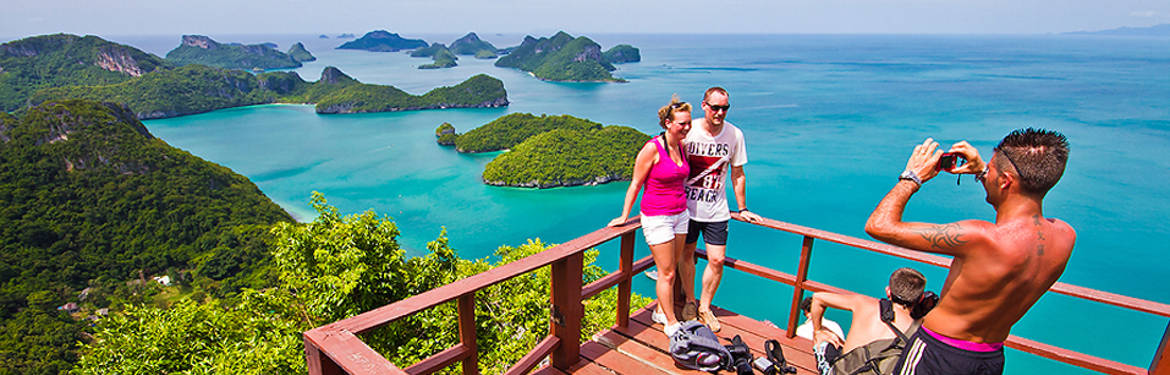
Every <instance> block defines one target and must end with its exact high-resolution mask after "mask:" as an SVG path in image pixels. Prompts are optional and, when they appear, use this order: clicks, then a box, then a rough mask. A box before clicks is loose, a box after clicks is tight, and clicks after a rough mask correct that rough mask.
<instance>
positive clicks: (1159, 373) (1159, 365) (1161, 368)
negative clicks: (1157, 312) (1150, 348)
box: [1150, 323, 1170, 375]
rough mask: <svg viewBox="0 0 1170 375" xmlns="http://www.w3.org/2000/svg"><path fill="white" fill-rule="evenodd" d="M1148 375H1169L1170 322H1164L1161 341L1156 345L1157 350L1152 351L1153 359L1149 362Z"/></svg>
mask: <svg viewBox="0 0 1170 375" xmlns="http://www.w3.org/2000/svg"><path fill="white" fill-rule="evenodd" d="M1150 375H1170V323H1166V333H1164V334H1162V343H1161V344H1159V345H1158V352H1157V353H1154V360H1153V361H1152V362H1150Z"/></svg>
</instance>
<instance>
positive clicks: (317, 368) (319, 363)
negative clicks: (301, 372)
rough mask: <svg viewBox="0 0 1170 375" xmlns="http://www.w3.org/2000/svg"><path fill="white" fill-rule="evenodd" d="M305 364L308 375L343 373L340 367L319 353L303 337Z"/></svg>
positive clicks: (342, 374) (311, 343) (335, 374)
mask: <svg viewBox="0 0 1170 375" xmlns="http://www.w3.org/2000/svg"><path fill="white" fill-rule="evenodd" d="M304 340H305V363H306V365H307V366H306V367H308V370H309V375H344V374H345V371H342V370H341V366H338V365H337V363H335V362H333V359H331V358H329V356H327V355H325V353H322V352H321V349H318V348H317V345H315V344H313V342H312V341H310V340H309V338H308V337H305V339H304Z"/></svg>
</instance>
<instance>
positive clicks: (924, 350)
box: [894, 329, 1003, 375]
mask: <svg viewBox="0 0 1170 375" xmlns="http://www.w3.org/2000/svg"><path fill="white" fill-rule="evenodd" d="M904 367H905V368H904ZM894 374H896V375H917V374H924V375H930V374H948V375H949V374H954V375H966V374H970V375H985V374H990V375H999V374H1003V348H1000V349H999V350H996V351H993V352H973V351H970V350H963V349H959V348H956V347H954V346H950V345H948V344H946V343H944V342H942V341H939V340H938V339H936V338H934V337H931V336H930V334H928V333H926V332H925V330H922V329H919V330H918V332H915V333H914V336H913V337H911V338H910V346H908V347H907V348H906V351H905V352H903V353H902V358H901V359H899V360H898V366H897V367H895V368H894Z"/></svg>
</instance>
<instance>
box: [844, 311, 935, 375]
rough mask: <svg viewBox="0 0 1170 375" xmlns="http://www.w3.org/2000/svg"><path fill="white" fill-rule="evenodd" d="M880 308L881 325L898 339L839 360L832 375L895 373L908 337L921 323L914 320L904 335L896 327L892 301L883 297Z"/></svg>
mask: <svg viewBox="0 0 1170 375" xmlns="http://www.w3.org/2000/svg"><path fill="white" fill-rule="evenodd" d="M881 309H882V313H881V319H882V322H883V323H886V326H888V327H890V330H891V331H894V334H895V335H897V336H898V337H895V338H892V339H885V340H877V341H874V342H871V343H869V344H865V345H862V346H859V347H857V348H854V349H853V350H850V351H849V352H848V353H845V354H844V355H842V356H840V357H837V359H836V360H835V361H833V363H832V374H833V375H859V374H874V375H889V374H893V373H894V367H895V366H897V365H898V359H900V358H901V357H902V351H903V350H905V348H906V346H907V345H908V344H909V342H910V339H909V338H908V337H907V335H912V334H914V331H917V330H918V327H919V326H920V325H922V323H921V322H919V321H915V322H914V323H913V324H911V325H910V328H909V329H907V330H906V332H902V331H901V330H899V329H898V327H895V326H894V323H893V321H894V310H893V305H892V303H891V302H890V300H888V299H884V298H883V299H882V300H881Z"/></svg>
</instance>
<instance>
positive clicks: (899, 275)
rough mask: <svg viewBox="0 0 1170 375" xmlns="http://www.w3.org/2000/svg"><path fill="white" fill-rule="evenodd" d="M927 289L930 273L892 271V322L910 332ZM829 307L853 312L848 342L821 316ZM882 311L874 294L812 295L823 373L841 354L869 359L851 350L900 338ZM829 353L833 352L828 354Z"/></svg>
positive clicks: (812, 316) (811, 310)
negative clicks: (830, 327)
mask: <svg viewBox="0 0 1170 375" xmlns="http://www.w3.org/2000/svg"><path fill="white" fill-rule="evenodd" d="M925 288H926V276H922V273H921V272H918V271H916V270H914V269H913V268H906V267H903V268H899V269H897V270H894V273H892V274H890V284H889V285H888V286H886V298H888V299H889V300H890V301H891V302H892V303H891V310H893V312H894V320H893V322H891V323H893V324H894V326H895V327H898V330H900V331H902V332H903V333H906V334H909V333H908V332H909V331H910V330H911V329H910V328H911V326H912V325H913V324H914V323H915V319H914V317H913V316H912V315H911V311H913V309H914V306H915V305H917V304H918V303H919V301H920V300H921V299H922V294H923V291H924V290H925ZM825 307H832V308H835V309H841V310H849V311H850V312H852V313H853V318H852V320H853V322H852V323H851V324H850V325H849V335H848V337H846V339H845V341H841V339H840V338H839V337H838V336H837V334H836V333H834V332H833V331H832V330H831V329H829V328H828V327H827V326H826V325H825V324H824V323H823V322H821V318H822V317H824V315H825ZM881 311H882V309H881V301H880V300H879V299H877V298H873V297H870V296H865V295H861V294H837V293H828V292H820V293H814V294H813V295H812V306H811V307H810V308H809V320H810V321H812V322H813V323H812V325H813V337H814V340H813V342H815V343H816V346H815V347H816V357H817V367H818V368H819V369H820V370H821V373H822V374H829V373H832V372H831V370H830V366H832V365H833V362H834V361H835V359H836V357H837V356H839V355H840V354H841V353H845V355H846V356H851V355H858V356H860V358H868V357H866V356H865V355H866V354H868V353H850V352H852V351H853V349H857V348H859V347H861V346H863V345H866V344H869V343H871V342H874V341H878V340H886V339H893V338H895V337H898V336H897V334H896V333H894V331H892V330H890V326H888V325H886V323H885V322H883V321H882V318H881V317H882V315H881ZM822 343H824V344H822ZM825 344H827V345H825ZM829 346H831V347H829ZM829 352H831V353H833V354H828V353H829ZM875 352H876V350H875ZM893 364H894V363H893V358H891V359H890V362H889V363H888V365H887V366H889V365H893ZM838 370H840V369H838ZM848 370H852V369H848ZM887 370H888V368H887Z"/></svg>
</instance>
